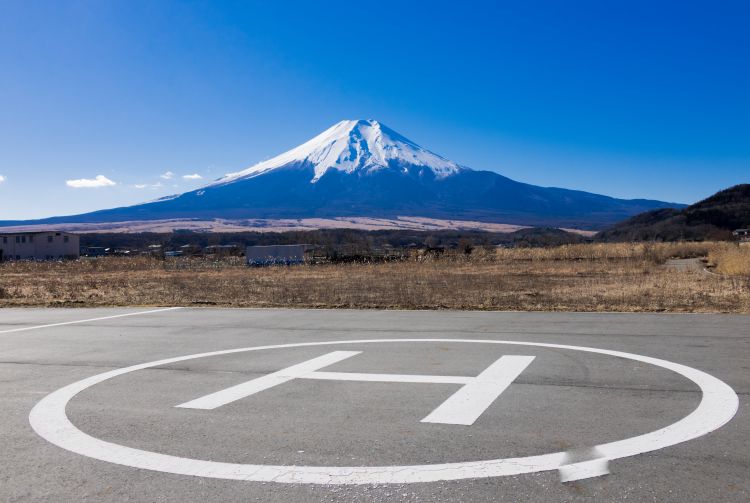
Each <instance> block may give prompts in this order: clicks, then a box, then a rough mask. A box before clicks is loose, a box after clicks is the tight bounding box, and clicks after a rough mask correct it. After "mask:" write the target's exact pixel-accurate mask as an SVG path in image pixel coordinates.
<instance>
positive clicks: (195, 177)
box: [182, 173, 203, 180]
mask: <svg viewBox="0 0 750 503" xmlns="http://www.w3.org/2000/svg"><path fill="white" fill-rule="evenodd" d="M182 178H184V179H185V180H203V177H202V176H201V175H199V174H198V173H193V174H192V175H182Z"/></svg>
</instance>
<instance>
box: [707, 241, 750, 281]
mask: <svg viewBox="0 0 750 503" xmlns="http://www.w3.org/2000/svg"><path fill="white" fill-rule="evenodd" d="M708 261H709V263H710V264H713V265H715V266H716V272H717V273H719V274H729V275H735V276H750V246H737V245H735V244H732V243H726V244H724V245H722V246H716V247H715V248H714V249H712V250H711V251H710V253H709V254H708Z"/></svg>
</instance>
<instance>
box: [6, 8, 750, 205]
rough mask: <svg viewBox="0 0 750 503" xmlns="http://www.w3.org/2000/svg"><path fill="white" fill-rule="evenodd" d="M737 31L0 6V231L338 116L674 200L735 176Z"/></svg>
mask: <svg viewBox="0 0 750 503" xmlns="http://www.w3.org/2000/svg"><path fill="white" fill-rule="evenodd" d="M749 23H750V3H748V2H731V1H723V2H708V1H706V2H690V1H680V2H676V1H675V2H657V1H653V0H652V1H649V2H639V1H634V0H630V1H612V2H601V1H591V2H587V1H576V2H566V1H559V2H540V1H539V2H538V1H528V2H472V1H463V2H445V3H442V2H438V1H434V2H429V3H428V2H417V1H413V2H406V1H387V0H385V1H379V2H374V3H373V2H369V3H368V2H361V3H360V2H336V1H326V2H312V1H305V2H284V3H282V2H271V1H268V2H251V1H246V2H159V1H155V0H151V1H143V2H140V1H135V0H132V1H120V2H115V1H103V0H102V1H94V0H91V1H68V2H65V1H47V2H45V1H34V0H23V1H8V0H0V176H1V177H3V178H2V180H3V181H0V220H2V219H13V218H34V217H43V216H52V215H61V214H71V213H77V212H83V211H89V210H95V209H101V208H106V207H112V206H118V205H124V204H131V203H137V202H142V201H145V200H149V199H153V198H156V197H159V196H163V195H166V194H171V193H175V192H181V191H184V190H188V189H191V188H194V187H197V186H199V185H200V184H202V183H205V182H206V181H209V180H211V179H214V178H217V177H218V176H220V175H222V174H224V173H226V172H231V171H237V170H239V169H243V168H245V167H248V166H250V165H252V164H255V163H256V162H258V161H261V160H263V159H266V158H268V157H271V156H274V155H276V154H279V153H281V152H283V151H285V150H287V149H289V148H291V147H293V146H296V145H297V144H299V143H301V142H303V141H305V140H307V139H309V138H310V137H312V136H314V135H315V134H317V133H319V132H320V131H322V130H323V129H325V128H327V127H329V126H330V125H332V124H334V123H336V122H338V121H339V120H342V119H353V118H374V119H378V120H380V121H382V122H384V123H385V124H387V125H389V126H390V127H392V128H393V129H395V130H397V131H399V132H400V133H402V134H403V135H405V136H406V137H408V138H410V139H411V140H413V141H415V142H417V143H419V144H421V145H422V146H424V147H426V148H429V149H430V150H433V151H435V152H437V153H438V154H441V155H443V156H445V157H448V158H450V159H452V160H454V161H456V162H458V163H460V164H464V165H467V166H470V167H472V168H474V169H487V170H494V171H498V172H500V173H502V174H504V175H506V176H509V177H511V178H514V179H517V180H520V181H524V182H529V183H534V184H539V185H545V186H559V187H566V188H575V189H582V190H588V191H592V192H598V193H603V194H608V195H613V196H618V197H626V198H635V197H648V198H655V199H662V200H669V201H678V202H686V203H690V202H694V201H696V200H698V199H701V198H703V197H705V196H708V195H710V194H712V193H713V192H715V191H716V190H719V189H721V188H724V187H727V186H729V185H733V184H736V183H741V182H750V64H748V61H750V30H749V29H748V24H749ZM168 173H171V175H169V174H168ZM187 175H199V176H200V177H202V178H201V179H198V178H197V177H195V176H193V178H192V179H185V178H183V177H184V176H187ZM97 176H101V177H103V178H100V179H99V180H100V183H87V182H81V181H80V180H94V179H96V177H97ZM104 180H109V181H111V182H112V183H114V185H110V184H109V183H108V182H106V181H104ZM68 182H70V183H68ZM80 185H100V186H98V187H76V186H80Z"/></svg>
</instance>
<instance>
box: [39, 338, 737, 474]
mask: <svg viewBox="0 0 750 503" xmlns="http://www.w3.org/2000/svg"><path fill="white" fill-rule="evenodd" d="M436 342H437V343H457V344H488V345H493V344H498V345H508V346H524V347H538V348H552V349H562V350H571V351H583V352H586V353H593V354H601V355H607V356H612V357H615V358H624V359H628V360H634V361H638V362H642V363H646V364H649V365H655V366H657V367H661V368H664V369H667V370H671V371H673V372H676V373H677V374H679V375H681V376H683V377H685V378H687V379H689V380H691V381H692V382H694V383H695V384H696V385H697V386H698V387H699V388H700V390H701V393H702V396H701V401H700V403H699V404H698V407H697V408H696V409H695V410H693V412H691V413H690V414H688V415H687V416H685V417H684V418H682V419H680V420H679V421H677V422H676V423H673V424H670V425H669V426H666V427H664V428H661V429H658V430H656V431H652V432H650V433H646V434H643V435H638V436H636V437H631V438H627V439H624V440H619V441H616V442H610V443H607V444H601V445H597V446H595V447H594V448H595V449H598V450H599V452H600V453H601V454H602V457H603V458H604V459H609V460H612V459H618V458H624V457H628V456H635V455H637V454H642V453H645V452H651V451H656V450H658V449H663V448H665V447H670V446H672V445H675V444H679V443H682V442H687V441H688V440H693V439H695V438H698V437H701V436H703V435H706V434H708V433H710V432H712V431H714V430H716V429H718V428H721V427H722V426H723V425H724V424H726V423H727V422H728V421H729V420H731V419H732V418H733V417H734V415H735V414H736V413H737V407H738V406H739V399H738V397H737V394H736V393H735V392H734V390H733V389H732V388H731V387H729V386H728V385H727V384H726V383H724V382H723V381H721V380H719V379H717V378H715V377H713V376H712V375H710V374H707V373H705V372H702V371H700V370H697V369H694V368H691V367H688V366H685V365H681V364H679V363H674V362H670V361H667V360H661V359H659V358H651V357H649V356H642V355H637V354H633V353H625V352H622V351H613V350H609V349H599V348H590V347H583V346H569V345H564V344H548V343H542V342H519V341H497V340H492V339H413V338H412V339H364V340H348V341H324V342H302V343H295V344H278V345H271V346H256V347H249V348H239V349H229V350H223V351H212V352H208V353H200V354H193V355H186V356H178V357H175V358H166V359H163V360H157V361H153V362H148V363H141V364H138V365H132V366H130V367H125V368H121V369H115V370H111V371H108V372H103V373H101V374H97V375H94V376H91V377H88V378H86V379H83V380H81V381H77V382H74V383H72V384H69V385H67V386H65V387H63V388H60V389H58V390H57V391H54V392H52V393H50V394H49V395H47V396H46V397H44V398H43V399H42V400H40V401H39V402H38V403H37V404H36V405H35V406H34V408H33V409H32V410H31V413H30V414H29V423H30V424H31V427H32V428H33V429H34V431H36V433H37V434H38V435H39V436H41V437H42V438H44V439H46V440H47V441H48V442H51V443H52V444H54V445H57V446H58V447H61V448H63V449H66V450H68V451H71V452H74V453H77V454H80V455H82V456H87V457H90V458H93V459H98V460H100V461H107V462H109V463H114V464H118V465H122V466H129V467H132V468H141V469H144V470H153V471H157V472H164V473H172V474H176V475H190V476H196V477H208V478H215V479H226V480H246V481H256V482H280V483H298V484H406V483H416V482H437V481H442V480H460V479H471V478H485V477H499V476H504V475H519V474H522V473H534V472H541V471H548V470H558V469H559V468H560V467H561V466H565V465H567V464H569V456H568V454H567V453H565V452H553V453H550V454H541V455H536V456H526V457H519V458H497V459H485V460H481V461H462V462H455V463H439V464H432V465H401V466H293V465H263V464H244V463H224V462H218V461H210V460H205V459H190V458H182V457H179V456H171V455H168V454H161V453H158V452H151V451H145V450H142V449H135V448H133V447H128V446H125V445H119V444H114V443H111V442H107V441H104V440H101V439H98V438H94V437H92V436H90V435H88V434H86V433H84V432H82V431H81V430H79V429H78V428H76V426H75V425H74V424H73V423H71V422H70V419H68V416H67V414H66V413H65V408H66V406H67V404H68V402H70V400H71V399H73V397H75V396H76V395H77V394H78V393H80V392H82V391H84V390H86V389H88V388H90V387H92V386H95V385H97V384H99V383H101V382H104V381H106V380H108V379H112V378H114V377H118V376H121V375H124V374H128V373H130V372H136V371H138V370H143V369H147V368H151V367H158V366H160V365H169V364H172V363H177V362H183V361H187V360H193V359H196V358H205V357H209V356H220V355H227V354H235V353H244V352H250V351H263V350H274V349H287V348H299V347H318V346H336V345H347V344H356V345H362V344H396V343H422V344H431V343H436Z"/></svg>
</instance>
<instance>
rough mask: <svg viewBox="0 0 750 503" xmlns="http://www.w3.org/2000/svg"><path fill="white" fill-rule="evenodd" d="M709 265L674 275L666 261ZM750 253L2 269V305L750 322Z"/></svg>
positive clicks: (85, 263) (638, 249)
mask: <svg viewBox="0 0 750 503" xmlns="http://www.w3.org/2000/svg"><path fill="white" fill-rule="evenodd" d="M691 257H708V258H709V259H708V260H709V263H710V264H712V265H714V266H715V267H714V270H715V271H716V272H715V273H714V274H711V273H707V272H705V271H704V270H703V268H702V267H698V268H694V269H693V270H678V269H675V268H670V267H666V266H665V265H664V264H665V262H666V261H667V260H668V259H670V258H691ZM749 264H750V247H738V246H736V245H733V244H722V243H675V244H586V245H568V246H560V247H553V248H532V249H518V248H516V249H498V250H494V249H493V250H481V249H480V250H474V251H473V252H472V253H471V254H470V255H465V254H459V253H455V254H452V253H447V254H445V255H443V256H439V257H414V258H412V259H410V260H408V261H401V262H390V263H373V264H326V265H304V266H294V267H281V266H278V267H265V268H248V267H245V266H243V265H240V262H239V261H237V260H235V261H234V262H231V261H223V262H205V261H201V260H198V259H188V258H184V259H182V258H180V259H167V260H166V261H165V260H159V259H153V258H146V257H141V258H117V257H107V258H100V259H82V260H80V261H75V262H40V263H31V262H19V263H2V264H0V307H2V306H6V307H8V306H156V305H158V306H162V305H183V306H189V305H219V306H237V307H275V306H279V307H280V306H284V307H308V308H309V307H312V308H327V307H336V308H399V309H492V310H540V311H655V312H734V313H750V265H749Z"/></svg>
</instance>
